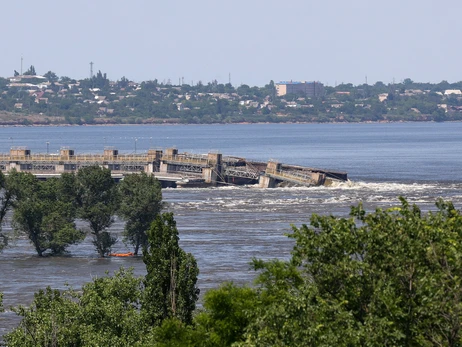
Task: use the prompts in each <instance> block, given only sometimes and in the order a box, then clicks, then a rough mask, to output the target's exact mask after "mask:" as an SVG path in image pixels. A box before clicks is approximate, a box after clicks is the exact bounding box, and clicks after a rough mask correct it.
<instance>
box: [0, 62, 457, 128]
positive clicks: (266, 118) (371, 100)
mask: <svg viewBox="0 0 462 347" xmlns="http://www.w3.org/2000/svg"><path fill="white" fill-rule="evenodd" d="M35 71H36V69H35V67H34V66H31V67H30V68H29V70H28V74H25V75H23V76H20V75H17V74H16V73H15V76H13V77H7V78H1V77H0V125H53V124H87V125H88V124H165V123H167V124H168V123H183V124H209V123H241V122H249V123H257V122H272V123H281V122H389V121H437V122H442V121H456V120H457V121H458V120H462V82H457V83H448V82H447V81H442V82H440V83H436V84H432V83H420V82H414V81H412V80H410V79H405V80H403V81H401V82H399V83H394V82H393V83H389V84H385V83H383V82H380V81H379V82H376V83H375V84H373V85H369V84H367V83H365V84H362V85H357V86H354V85H352V84H351V83H341V84H339V85H336V86H326V87H325V88H324V91H325V92H324V93H323V94H322V95H319V96H317V97H313V98H312V97H307V96H306V95H302V94H286V95H283V96H278V95H277V92H276V86H275V83H274V82H273V81H270V82H269V83H268V84H266V85H265V86H263V87H257V86H253V87H251V86H248V85H245V84H242V85H240V86H233V85H232V84H231V83H225V84H224V83H219V82H218V81H211V82H209V83H202V82H201V81H198V82H196V83H193V82H191V83H190V84H188V83H185V82H184V81H178V84H176V83H174V82H171V81H158V80H151V81H143V82H134V81H131V80H129V79H127V78H126V77H121V78H119V79H113V80H110V79H109V77H108V76H107V75H106V74H105V73H102V72H101V71H98V73H97V74H96V75H95V76H93V77H92V78H87V79H82V80H76V79H73V78H71V77H67V76H61V77H59V76H57V75H56V74H55V73H53V72H52V71H48V72H47V73H44V74H43V76H41V75H37V74H36V72H35Z"/></svg>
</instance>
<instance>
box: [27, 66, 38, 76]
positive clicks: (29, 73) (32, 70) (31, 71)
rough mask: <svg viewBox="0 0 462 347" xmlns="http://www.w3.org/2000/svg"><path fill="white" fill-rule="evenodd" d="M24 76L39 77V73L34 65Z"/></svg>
mask: <svg viewBox="0 0 462 347" xmlns="http://www.w3.org/2000/svg"><path fill="white" fill-rule="evenodd" d="M24 75H26V76H27V75H29V76H35V75H37V73H36V72H35V67H34V65H31V66H30V68H29V69H28V70H27V71H26V72H24Z"/></svg>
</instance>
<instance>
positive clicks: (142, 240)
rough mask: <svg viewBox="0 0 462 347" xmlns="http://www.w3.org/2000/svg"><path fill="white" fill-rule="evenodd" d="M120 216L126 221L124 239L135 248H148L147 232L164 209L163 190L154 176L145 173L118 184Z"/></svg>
mask: <svg viewBox="0 0 462 347" xmlns="http://www.w3.org/2000/svg"><path fill="white" fill-rule="evenodd" d="M118 189H119V195H120V206H119V210H118V214H119V216H120V217H122V218H123V219H124V220H125V222H126V223H125V229H124V239H125V240H126V241H127V242H129V243H131V244H132V245H133V246H134V247H135V251H134V253H135V254H138V250H139V247H140V246H141V247H146V246H147V234H146V232H147V230H148V229H149V227H150V225H151V223H152V222H153V221H154V220H155V219H156V217H157V215H158V214H159V212H160V210H161V208H162V190H161V185H160V183H159V181H158V180H157V179H156V178H155V177H154V176H148V175H146V174H145V173H144V172H142V173H139V174H131V175H127V176H125V177H124V179H123V180H122V181H121V182H120V183H119V184H118Z"/></svg>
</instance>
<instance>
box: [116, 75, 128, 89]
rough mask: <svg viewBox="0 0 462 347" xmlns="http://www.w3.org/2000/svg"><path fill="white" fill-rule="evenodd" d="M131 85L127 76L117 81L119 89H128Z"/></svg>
mask: <svg viewBox="0 0 462 347" xmlns="http://www.w3.org/2000/svg"><path fill="white" fill-rule="evenodd" d="M129 83H130V80H129V79H128V78H126V77H125V76H123V77H122V78H121V79H120V81H117V86H118V87H119V88H127V87H128V84H129Z"/></svg>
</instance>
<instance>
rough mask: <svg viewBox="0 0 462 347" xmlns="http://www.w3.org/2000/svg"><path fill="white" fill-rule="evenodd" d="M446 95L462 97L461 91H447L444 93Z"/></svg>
mask: <svg viewBox="0 0 462 347" xmlns="http://www.w3.org/2000/svg"><path fill="white" fill-rule="evenodd" d="M444 95H446V96H448V95H462V91H460V89H446V90H445V91H444Z"/></svg>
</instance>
